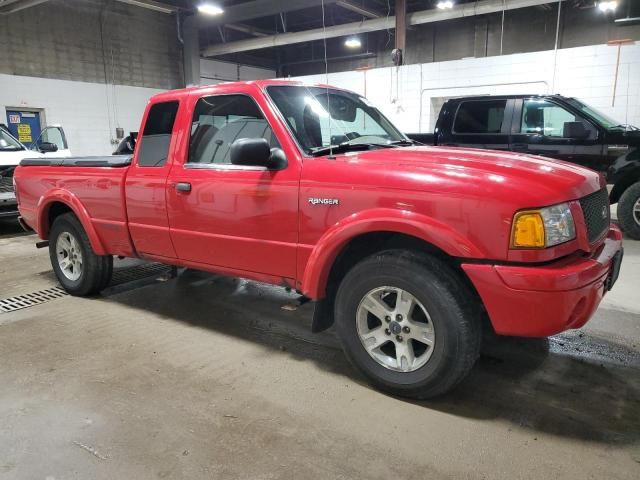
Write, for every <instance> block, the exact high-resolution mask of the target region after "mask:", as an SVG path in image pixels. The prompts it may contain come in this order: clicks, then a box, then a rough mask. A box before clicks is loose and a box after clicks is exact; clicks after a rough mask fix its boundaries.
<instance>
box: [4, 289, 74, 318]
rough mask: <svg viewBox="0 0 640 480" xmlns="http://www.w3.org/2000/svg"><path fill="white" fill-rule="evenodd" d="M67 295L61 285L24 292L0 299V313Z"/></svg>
mask: <svg viewBox="0 0 640 480" xmlns="http://www.w3.org/2000/svg"><path fill="white" fill-rule="evenodd" d="M67 295H69V294H68V293H67V292H65V291H64V290H63V289H62V287H51V288H46V289H44V290H40V291H39V292H33V293H25V294H24V295H18V296H15V297H10V298H4V299H0V313H6V312H13V311H15V310H20V309H22V308H28V307H33V306H34V305H39V304H41V303H45V302H48V301H49V300H55V299H56V298H60V297H65V296H67Z"/></svg>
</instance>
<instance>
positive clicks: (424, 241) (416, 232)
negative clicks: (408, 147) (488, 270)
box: [301, 209, 485, 299]
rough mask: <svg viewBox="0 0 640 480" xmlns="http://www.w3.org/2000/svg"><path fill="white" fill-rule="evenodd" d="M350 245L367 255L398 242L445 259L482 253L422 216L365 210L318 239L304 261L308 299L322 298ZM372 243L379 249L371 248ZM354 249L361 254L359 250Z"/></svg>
mask: <svg viewBox="0 0 640 480" xmlns="http://www.w3.org/2000/svg"><path fill="white" fill-rule="evenodd" d="M350 245H351V249H349V246H350ZM353 245H358V246H363V247H366V248H365V250H366V251H367V252H368V254H373V253H375V252H376V251H380V250H386V249H389V248H400V247H395V245H402V246H412V247H413V249H417V250H422V251H427V252H430V253H435V254H438V255H440V256H445V257H448V258H455V257H461V258H483V257H484V256H485V255H484V254H483V252H482V251H481V250H480V249H479V248H477V247H476V246H475V245H473V244H472V243H471V242H470V241H469V240H468V239H466V238H465V237H463V236H462V235H461V234H460V233H458V232H456V231H455V230H453V229H452V228H451V227H450V226H448V225H446V224H443V223H442V222H439V221H437V220H435V219H432V218H430V217H427V216H425V215H421V214H418V213H414V212H408V211H400V210H393V209H374V210H368V211H365V212H360V213H357V214H354V215H352V216H350V217H347V218H346V219H343V220H342V221H341V222H338V223H337V224H336V225H334V226H333V227H332V228H330V229H329V230H328V231H327V232H326V233H325V234H324V235H323V236H322V237H321V238H320V240H319V241H318V243H317V244H316V245H315V247H314V249H313V251H312V253H311V255H310V256H309V260H308V261H307V265H306V267H305V270H304V277H303V279H302V289H301V290H302V292H303V293H304V294H305V295H307V296H308V297H310V298H314V299H318V298H323V297H324V296H325V290H326V287H327V284H328V281H329V278H330V276H331V273H332V270H334V267H335V265H336V261H337V260H338V259H340V258H344V257H345V256H346V255H347V254H349V253H351V252H354V247H353ZM372 245H380V247H381V248H378V249H375V250H371V246H372ZM357 252H358V253H362V249H358V250H357Z"/></svg>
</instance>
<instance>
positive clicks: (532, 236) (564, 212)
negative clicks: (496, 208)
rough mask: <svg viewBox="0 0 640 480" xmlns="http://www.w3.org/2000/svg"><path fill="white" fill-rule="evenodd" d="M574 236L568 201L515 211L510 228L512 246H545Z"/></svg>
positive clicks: (571, 238)
mask: <svg viewBox="0 0 640 480" xmlns="http://www.w3.org/2000/svg"><path fill="white" fill-rule="evenodd" d="M575 237H576V226H575V224H574V223H573V215H571V209H570V208H569V204H568V203H561V204H559V205H554V206H552V207H546V208H539V209H536V210H523V211H520V212H517V213H516V214H515V216H514V218H513V228H512V230H511V247H512V248H546V247H552V246H554V245H558V244H560V243H564V242H568V241H569V240H573V239H574V238H575Z"/></svg>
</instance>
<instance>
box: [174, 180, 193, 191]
mask: <svg viewBox="0 0 640 480" xmlns="http://www.w3.org/2000/svg"><path fill="white" fill-rule="evenodd" d="M176 190H177V191H179V192H190V191H191V184H190V183H189V182H178V183H176Z"/></svg>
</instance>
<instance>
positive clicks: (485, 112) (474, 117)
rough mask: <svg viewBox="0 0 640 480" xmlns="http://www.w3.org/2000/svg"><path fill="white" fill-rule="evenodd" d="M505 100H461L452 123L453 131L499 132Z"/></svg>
mask: <svg viewBox="0 0 640 480" xmlns="http://www.w3.org/2000/svg"><path fill="white" fill-rule="evenodd" d="M506 105H507V101H506V100H474V101H468V102H462V103H461V104H460V106H459V107H458V111H457V113H456V118H455V121H454V123H453V133H463V134H465V133H493V134H495V133H500V132H501V131H502V122H503V121H504V109H505V107H506Z"/></svg>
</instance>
